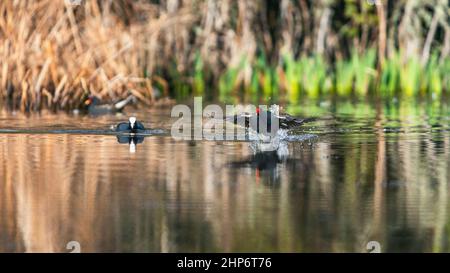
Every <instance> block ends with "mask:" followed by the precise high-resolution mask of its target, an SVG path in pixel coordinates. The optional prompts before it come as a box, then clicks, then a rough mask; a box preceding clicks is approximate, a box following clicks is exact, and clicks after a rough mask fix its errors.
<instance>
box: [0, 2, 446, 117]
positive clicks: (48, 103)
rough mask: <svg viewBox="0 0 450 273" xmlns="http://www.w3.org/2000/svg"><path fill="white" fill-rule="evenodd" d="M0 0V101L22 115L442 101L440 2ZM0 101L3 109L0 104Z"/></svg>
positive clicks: (443, 12) (443, 56)
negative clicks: (327, 101) (332, 101)
mask: <svg viewBox="0 0 450 273" xmlns="http://www.w3.org/2000/svg"><path fill="white" fill-rule="evenodd" d="M77 2H78V1H76V0H72V2H70V0H67V1H63V0H61V1H50V0H41V1H31V0H5V1H2V2H1V3H0V14H1V16H0V86H1V89H0V91H1V92H0V94H1V99H2V101H3V102H5V101H6V102H10V104H11V105H13V106H14V107H17V108H20V109H22V110H24V111H27V110H37V109H41V108H42V107H50V108H54V109H72V108H78V107H80V105H82V103H83V101H84V99H85V98H86V97H87V96H88V95H89V94H92V95H96V96H98V97H100V98H101V99H103V100H105V101H113V100H117V99H120V98H123V97H126V96H128V95H129V94H130V93H131V94H134V95H135V96H136V97H137V98H138V99H139V100H140V101H141V102H142V103H145V104H148V105H150V104H154V103H157V101H158V99H159V100H161V98H167V97H172V98H178V99H182V98H186V97H188V96H191V95H203V96H204V97H205V98H209V99H220V100H222V101H228V102H229V101H253V102H274V101H277V102H288V103H290V104H291V105H292V104H293V105H295V104H296V103H298V101H299V100H301V99H304V98H309V99H315V98H319V97H324V96H326V97H331V96H332V97H344V98H348V97H354V96H357V97H372V96H376V97H382V98H392V97H430V98H434V99H436V98H441V97H445V93H448V92H449V91H450V76H449V75H450V73H449V71H450V58H449V55H450V19H449V18H450V15H449V14H450V2H449V1H447V0H424V1H419V0H396V1H394V0H344V1H333V0H319V1H312V0H280V1H278V0H266V1H263V0H246V1H236V0H222V1H216V0H136V1H134V0H116V1H86V0H83V1H81V2H80V4H79V5H77ZM2 104H4V103H2Z"/></svg>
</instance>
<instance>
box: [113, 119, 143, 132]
mask: <svg viewBox="0 0 450 273" xmlns="http://www.w3.org/2000/svg"><path fill="white" fill-rule="evenodd" d="M116 132H121V133H130V134H136V133H143V132H145V127H144V125H143V124H142V123H141V122H140V121H137V119H136V117H130V118H129V119H128V122H121V123H119V124H117V126H116Z"/></svg>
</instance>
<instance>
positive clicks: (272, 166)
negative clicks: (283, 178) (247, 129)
mask: <svg viewBox="0 0 450 273" xmlns="http://www.w3.org/2000/svg"><path fill="white" fill-rule="evenodd" d="M250 148H251V150H252V154H251V155H250V156H248V157H246V158H244V159H242V160H238V161H233V162H230V163H229V164H228V166H229V167H231V168H249V169H254V170H255V176H256V182H257V183H259V181H260V180H261V176H262V175H264V177H266V178H267V179H268V182H269V183H270V184H272V183H277V182H279V181H280V173H281V170H280V168H281V166H282V165H283V164H285V163H286V162H287V161H289V160H290V159H289V158H288V157H289V149H288V144H287V142H286V141H282V140H279V139H277V138H275V139H273V140H272V141H270V142H265V141H252V142H251V143H250Z"/></svg>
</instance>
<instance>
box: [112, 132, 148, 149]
mask: <svg viewBox="0 0 450 273" xmlns="http://www.w3.org/2000/svg"><path fill="white" fill-rule="evenodd" d="M117 142H118V143H120V144H128V145H129V146H130V153H135V152H136V146H137V145H138V144H140V143H142V142H144V136H137V135H118V136H117Z"/></svg>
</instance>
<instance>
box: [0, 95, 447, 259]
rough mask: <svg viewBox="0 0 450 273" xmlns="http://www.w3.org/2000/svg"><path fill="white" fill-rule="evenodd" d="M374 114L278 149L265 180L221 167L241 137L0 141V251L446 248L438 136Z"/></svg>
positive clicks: (234, 157) (442, 141)
mask: <svg viewBox="0 0 450 273" xmlns="http://www.w3.org/2000/svg"><path fill="white" fill-rule="evenodd" d="M412 109H415V108H414V107H413V108H410V106H409V105H408V104H405V105H402V106H401V107H400V108H399V111H400V112H401V113H402V114H401V115H402V116H409V117H411V118H410V119H409V120H408V119H405V118H403V119H401V122H402V123H401V124H402V127H405V128H412V127H410V126H411V124H415V123H416V122H419V120H418V119H420V120H421V118H422V117H423V116H424V115H426V114H425V113H426V110H419V111H418V112H414V111H412ZM378 111H381V112H378V117H379V119H381V120H382V121H383V122H382V123H377V124H376V126H375V128H376V132H375V133H373V134H374V135H367V134H364V133H361V134H351V135H349V136H346V135H342V134H338V135H336V136H333V139H332V141H329V139H328V138H327V137H326V136H325V137H322V138H319V141H317V143H316V144H315V145H314V147H311V146H309V145H307V144H305V145H304V146H303V147H301V146H300V145H295V147H291V148H292V150H291V156H290V160H289V161H286V162H285V163H283V164H280V165H279V166H278V168H279V170H278V171H279V177H278V178H277V180H276V181H274V180H273V179H272V178H271V177H269V176H268V172H267V171H265V170H260V171H257V170H256V169H253V168H251V167H249V168H242V169H233V168H230V167H228V166H229V165H228V163H229V162H232V161H238V160H240V159H242V157H243V155H249V154H250V153H251V151H250V150H249V148H248V146H247V143H230V142H220V143H213V142H206V141H205V142H195V143H186V142H174V141H173V140H171V139H170V138H147V139H146V140H145V141H144V143H143V144H141V145H138V149H137V153H136V154H130V153H129V151H128V147H126V145H119V144H117V143H116V140H115V138H114V137H98V136H68V135H1V136H0V157H1V158H3V159H4V160H2V162H1V163H0V177H1V178H2V179H1V180H0V212H1V218H0V243H1V244H0V251H19V252H21V251H29V252H34V251H67V250H66V249H65V245H66V243H67V242H69V241H72V240H76V241H79V242H80V243H81V250H82V251H85V252H87V251H156V252H160V251H161V252H173V251H338V252H341V251H365V244H366V243H367V242H368V241H370V240H377V241H380V243H381V245H382V250H383V251H387V250H396V249H401V247H408V249H411V250H416V251H422V250H423V251H448V248H447V244H448V239H447V237H448V236H447V231H446V225H447V222H448V221H449V220H448V219H450V216H449V214H448V209H447V208H448V201H447V200H448V195H447V187H448V185H447V184H448V181H449V173H448V172H447V169H448V168H449V167H450V166H449V162H450V158H449V152H448V150H449V148H450V147H449V144H450V138H449V135H448V132H445V131H443V132H437V131H435V132H433V133H430V134H428V135H427V136H426V137H423V136H421V135H420V134H414V133H410V134H403V133H392V132H385V131H384V130H383V127H382V124H383V123H384V122H386V120H385V118H386V115H385V114H384V112H385V111H387V110H385V109H379V110H378ZM408 113H409V114H408ZM391 117H392V118H393V119H395V118H396V117H395V114H394V115H392V114H391ZM430 118H432V117H431V116H430ZM411 130H412V129H411ZM404 238H406V239H404ZM402 240H403V241H402ZM405 240H406V241H405ZM403 250H404V248H403Z"/></svg>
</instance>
